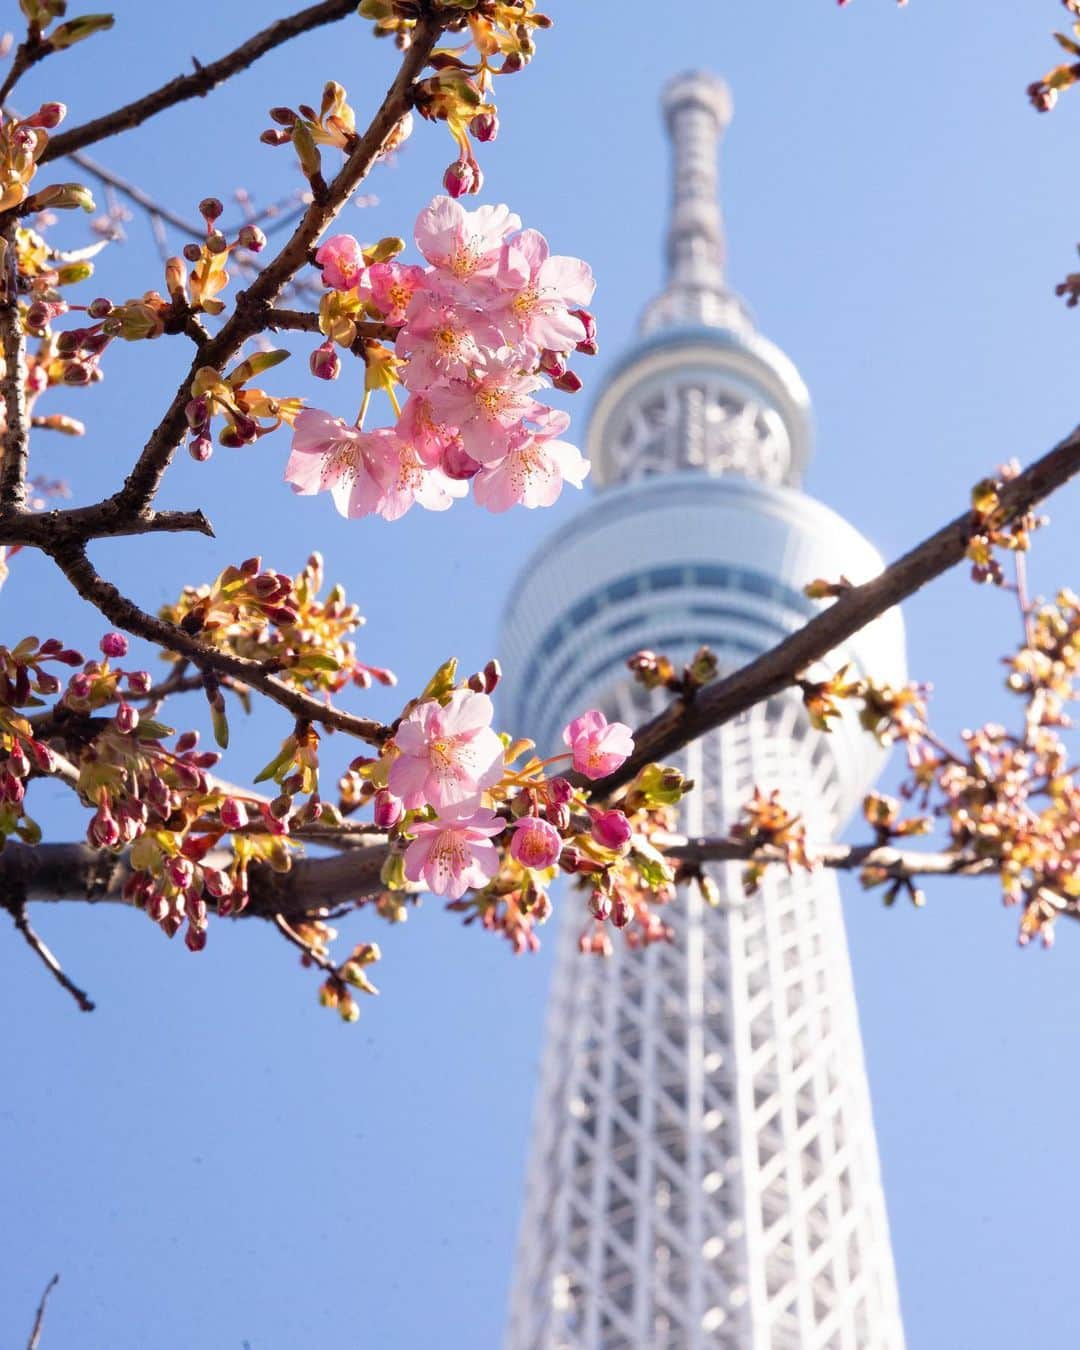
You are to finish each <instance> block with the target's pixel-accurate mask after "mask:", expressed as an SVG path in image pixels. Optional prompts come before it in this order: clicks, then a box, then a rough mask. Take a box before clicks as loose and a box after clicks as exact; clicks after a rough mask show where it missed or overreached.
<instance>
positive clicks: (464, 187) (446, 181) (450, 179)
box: [443, 159, 481, 198]
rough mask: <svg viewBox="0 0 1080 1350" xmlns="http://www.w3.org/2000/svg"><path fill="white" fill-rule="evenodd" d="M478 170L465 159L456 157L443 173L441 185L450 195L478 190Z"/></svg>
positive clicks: (457, 195)
mask: <svg viewBox="0 0 1080 1350" xmlns="http://www.w3.org/2000/svg"><path fill="white" fill-rule="evenodd" d="M480 177H481V175H480V171H479V169H477V168H476V166H475V165H474V164H471V163H470V162H469V160H467V159H456V160H455V161H454V162H453V164H450V165H448V166H447V170H446V172H445V173H444V174H443V187H444V188H446V190H447V192H448V193H449V194H450V196H451V197H454V198H457V197H464V196H466V195H467V194H468V193H470V192H479V191H480Z"/></svg>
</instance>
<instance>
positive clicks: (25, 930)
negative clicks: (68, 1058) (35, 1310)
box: [3, 892, 94, 1292]
mask: <svg viewBox="0 0 1080 1350" xmlns="http://www.w3.org/2000/svg"><path fill="white" fill-rule="evenodd" d="M9 894H11V893H10V892H9ZM3 905H4V908H5V909H6V910H7V912H8V913H9V914H10V915H11V917H12V920H13V921H14V924H15V927H16V929H18V931H19V932H20V933H21V934H22V936H23V938H24V939H25V940H26V945H27V946H28V947H29V948H30V950H31V951H32V952H33V953H34V955H35V956H37V958H38V959H39V960H40V961H41V963H42V965H43V966H44V967H45V968H46V970H48V971H49V972H50V974H51V975H52V977H53V979H54V980H55V981H56V983H57V984H58V985H59V986H60V987H61V989H66V990H67V991H68V993H69V994H70V995H71V997H72V998H73V999H74V1000H75V1002H76V1003H77V1004H78V1005H79V1010H80V1011H81V1012H93V1011H94V1004H93V1000H92V999H90V998H89V997H88V995H87V994H86V993H85V992H84V991H83V990H82V989H80V988H79V986H78V985H77V984H75V983H74V982H73V981H72V980H70V979H68V977H67V976H66V975H65V974H64V969H63V967H62V966H61V964H60V962H59V961H58V960H57V959H56V957H55V956H53V954H52V952H51V951H49V949H48V947H46V946H45V944H44V942H42V940H41V938H40V937H38V935H37V933H35V932H34V930H33V928H31V926H30V920H29V919H28V918H27V917H26V900H25V899H24V898H23V896H22V895H19V894H15V896H14V898H12V899H5V900H4V901H3ZM46 1292H48V1291H46Z"/></svg>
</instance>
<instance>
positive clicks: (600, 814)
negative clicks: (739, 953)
mask: <svg viewBox="0 0 1080 1350" xmlns="http://www.w3.org/2000/svg"><path fill="white" fill-rule="evenodd" d="M590 815H591V816H592V837H593V838H594V839H595V840H596V842H597V843H598V844H602V845H603V847H604V848H610V849H614V850H615V851H616V852H618V851H619V850H620V849H623V848H625V847H626V845H627V844H628V843H629V842H630V836H631V834H633V829H632V828H631V825H630V822H629V820H627V818H626V816H625V815H624V814H623V813H622V812H621V811H615V810H612V811H593V812H590Z"/></svg>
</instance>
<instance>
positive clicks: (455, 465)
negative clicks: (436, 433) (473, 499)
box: [439, 440, 482, 483]
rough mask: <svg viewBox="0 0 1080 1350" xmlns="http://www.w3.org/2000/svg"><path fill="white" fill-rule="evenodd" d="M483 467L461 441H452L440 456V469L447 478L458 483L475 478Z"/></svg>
mask: <svg viewBox="0 0 1080 1350" xmlns="http://www.w3.org/2000/svg"><path fill="white" fill-rule="evenodd" d="M481 467H482V466H481V465H480V464H479V463H478V462H477V461H476V460H475V459H473V457H472V455H470V454H469V453H468V452H467V451H466V450H465V449H464V448H463V447H462V444H461V442H460V441H459V440H453V441H451V442H450V444H449V445H448V446H447V447H446V448H445V449H444V450H443V451H442V453H441V455H440V456H439V468H440V469H442V471H443V473H444V474H446V476H447V478H453V479H454V481H455V482H458V483H461V482H465V481H466V480H468V479H470V478H475V477H476V475H477V474H478V473H479V472H480V469H481Z"/></svg>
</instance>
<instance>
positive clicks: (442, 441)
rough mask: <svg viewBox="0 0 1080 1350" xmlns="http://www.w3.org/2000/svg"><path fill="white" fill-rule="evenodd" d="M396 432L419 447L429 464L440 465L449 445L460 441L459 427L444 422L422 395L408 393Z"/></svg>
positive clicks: (417, 449)
mask: <svg viewBox="0 0 1080 1350" xmlns="http://www.w3.org/2000/svg"><path fill="white" fill-rule="evenodd" d="M397 433H398V435H399V436H401V437H402V438H403V439H404V440H407V441H408V442H409V443H410V444H411V445H414V446H415V447H416V451H417V453H418V454H419V456H420V458H421V459H422V460H423V461H424V463H425V464H428V465H436V464H440V463H441V461H442V458H443V454H444V452H445V450H446V449H447V447H448V446H451V445H454V444H455V443H456V444H457V445H459V446H460V444H461V437H460V436H459V435H458V433H457V427H453V426H450V425H449V424H448V423H446V422H443V421H441V420H440V419H439V418H438V417H437V416H436V414H435V410H434V408H433V407H432V406H431V402H430V401H429V400H428V399H427V398H425V397H424V396H423V394H410V395H409V399H408V402H407V403H406V404H405V406H404V408H402V410H401V416H400V417H399V418H398V424H397Z"/></svg>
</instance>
